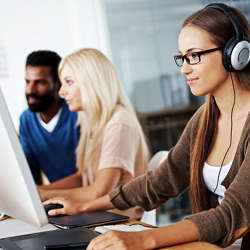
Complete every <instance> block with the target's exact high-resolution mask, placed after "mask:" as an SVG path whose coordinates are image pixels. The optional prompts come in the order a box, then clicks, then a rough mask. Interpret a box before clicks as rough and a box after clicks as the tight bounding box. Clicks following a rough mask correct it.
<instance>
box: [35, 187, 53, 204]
mask: <svg viewBox="0 0 250 250" xmlns="http://www.w3.org/2000/svg"><path fill="white" fill-rule="evenodd" d="M37 190H38V192H39V195H40V198H41V201H46V200H48V199H49V198H51V197H53V190H45V189H42V188H40V187H39V186H37Z"/></svg>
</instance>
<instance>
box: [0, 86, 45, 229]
mask: <svg viewBox="0 0 250 250" xmlns="http://www.w3.org/2000/svg"><path fill="white" fill-rule="evenodd" d="M0 159H1V160H0V164H1V174H0V212H2V213H5V214H6V215H8V216H11V217H13V218H16V219H20V220H22V221H24V222H27V223H30V224H33V225H35V226H38V227H41V226H43V225H45V224H47V223H48V218H47V215H46V213H45V210H44V208H43V205H42V203H41V200H40V197H39V194H38V191H37V188H36V185H35V183H34V180H33V177H32V174H31V171H30V168H29V166H28V163H27V161H26V158H25V155H24V153H23V150H22V146H21V144H20V142H19V138H18V136H17V133H16V131H15V127H14V124H13V123H12V120H11V116H10V114H9V111H8V107H7V104H6V102H5V99H4V95H3V92H2V90H1V89H0Z"/></svg>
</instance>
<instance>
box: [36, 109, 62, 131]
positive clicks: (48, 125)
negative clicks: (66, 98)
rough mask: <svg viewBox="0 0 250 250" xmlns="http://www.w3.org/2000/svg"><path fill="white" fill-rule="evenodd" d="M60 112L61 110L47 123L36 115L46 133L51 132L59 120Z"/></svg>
mask: <svg viewBox="0 0 250 250" xmlns="http://www.w3.org/2000/svg"><path fill="white" fill-rule="evenodd" d="M61 112H62V108H60V109H59V111H58V112H57V114H56V115H55V116H54V117H53V118H52V119H51V120H50V121H49V122H48V123H45V122H44V121H43V120H42V118H41V116H40V114H39V113H36V115H37V119H38V121H39V122H40V124H41V125H42V126H43V127H44V128H45V129H46V130H47V131H48V132H52V131H53V130H54V128H55V126H56V124H57V122H58V120H59V117H60V114H61Z"/></svg>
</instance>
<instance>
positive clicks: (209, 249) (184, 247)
mask: <svg viewBox="0 0 250 250" xmlns="http://www.w3.org/2000/svg"><path fill="white" fill-rule="evenodd" d="M139 223H140V224H142V225H143V224H144V225H147V224H145V223H141V222H138V221H136V220H133V219H131V220H129V221H128V222H126V223H122V224H139ZM1 249H2V248H1V246H0V250H1ZM161 249H162V250H165V249H166V250H222V249H223V248H220V247H218V246H216V245H213V244H210V243H207V242H200V241H197V242H191V243H185V244H180V245H176V246H171V247H165V248H161Z"/></svg>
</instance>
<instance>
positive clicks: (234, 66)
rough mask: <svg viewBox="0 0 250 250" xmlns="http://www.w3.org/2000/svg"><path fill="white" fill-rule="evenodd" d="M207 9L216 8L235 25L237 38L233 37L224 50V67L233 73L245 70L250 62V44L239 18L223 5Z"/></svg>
mask: <svg viewBox="0 0 250 250" xmlns="http://www.w3.org/2000/svg"><path fill="white" fill-rule="evenodd" d="M205 8H214V9H217V10H220V11H221V12H223V13H224V14H225V15H226V16H227V17H228V19H229V20H230V21H231V23H232V24H233V27H234V30H235V36H233V37H231V38H230V39H229V40H228V42H227V43H226V45H225V47H224V49H223V65H224V67H225V68H226V70H228V71H230V72H232V71H236V70H242V69H244V68H245V67H246V66H247V65H248V63H249V61H250V43H249V41H248V39H247V37H246V35H245V33H244V29H243V28H242V27H241V24H240V22H239V21H238V18H237V16H236V15H235V14H234V13H233V12H232V11H231V10H230V9H229V8H228V6H227V5H225V4H222V3H212V4H209V5H207V6H206V7H205Z"/></svg>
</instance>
